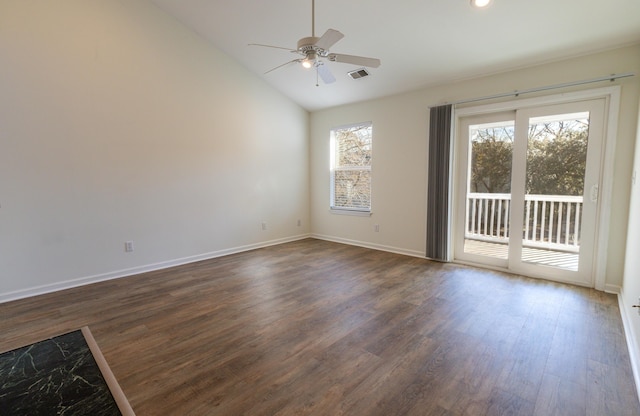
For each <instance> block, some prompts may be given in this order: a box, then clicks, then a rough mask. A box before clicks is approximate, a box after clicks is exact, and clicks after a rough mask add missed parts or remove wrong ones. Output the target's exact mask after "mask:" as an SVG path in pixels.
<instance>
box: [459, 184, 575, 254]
mask: <svg viewBox="0 0 640 416" xmlns="http://www.w3.org/2000/svg"><path fill="white" fill-rule="evenodd" d="M582 202H583V198H582V196H568V195H525V212H524V224H523V225H522V236H523V246H525V247H539V248H546V249H551V250H560V251H568V252H574V253H577V252H579V250H580V224H581V218H582ZM510 207H511V195H510V194H488V193H469V194H467V221H466V230H465V238H467V239H473V240H480V241H488V242H495V243H507V242H508V241H509V235H510V233H511V232H512V231H513V230H514V229H516V230H518V229H519V228H520V227H515V226H514V225H512V224H509V210H510Z"/></svg>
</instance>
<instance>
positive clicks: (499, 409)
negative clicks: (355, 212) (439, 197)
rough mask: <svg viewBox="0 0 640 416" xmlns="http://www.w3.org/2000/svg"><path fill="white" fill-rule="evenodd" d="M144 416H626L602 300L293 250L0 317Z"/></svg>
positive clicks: (621, 366)
mask: <svg viewBox="0 0 640 416" xmlns="http://www.w3.org/2000/svg"><path fill="white" fill-rule="evenodd" d="M0 318H1V319H0V334H1V337H0V338H1V339H0V351H5V350H10V349H13V348H16V347H19V346H22V345H25V344H29V343H32V342H35V341H38V340H40V339H43V338H47V337H50V336H53V335H57V334H60V333H63V332H67V331H70V330H74V329H77V328H80V327H82V326H84V325H88V326H89V327H90V329H91V331H92V333H93V335H94V337H95V339H96V341H97V343H98V345H99V346H100V348H101V349H102V352H103V354H104V356H105V358H106V360H107V361H108V363H109V365H110V367H111V369H112V370H113V373H114V374H115V376H116V378H117V379H118V381H119V383H120V385H121V387H122V389H123V390H124V393H125V394H126V395H127V397H128V399H129V401H130V403H131V405H132V407H133V409H134V410H135V411H136V413H137V414H138V415H139V416H143V415H241V414H251V415H302V414H313V415H385V416H388V415H474V416H477V415H544V416H550V415H597V416H604V415H606V416H612V415H640V406H639V403H638V398H637V396H636V390H635V385H634V381H633V378H632V372H631V366H630V361H629V354H628V351H627V346H626V343H625V337H624V332H623V328H622V323H621V320H620V313H619V310H618V305H617V300H616V297H615V296H613V295H607V294H604V293H601V292H597V291H594V290H589V289H586V288H580V287H574V286H568V285H562V284H556V283H550V282H547V281H542V280H535V279H528V278H522V277H517V276H511V275H506V274H501V273H497V272H492V271H484V270H479V269H474V268H469V267H462V266H456V265H452V264H441V263H434V262H430V261H427V260H423V259H418V258H412V257H405V256H401V255H396V254H391V253H385V252H379V251H373V250H368V249H364V248H358V247H351V246H346V245H341V244H335V243H330V242H326V241H320V240H313V239H308V240H303V241H299V242H294V243H288V244H283V245H279V246H274V247H269V248H265V249H260V250H255V251H251V252H246V253H241V254H236V255H231V256H227V257H223V258H219V259H214V260H210V261H204V262H200V263H196V264H191V265H186V266H181V267H177V268H173V269H168V270H163V271H158V272H152V273H146V274H143V275H139V276H134V277H128V278H123V279H118V280H112V281H109V282H103V283H98V284H94V285H89V286H85V287H81V288H76V289H71V290H66V291H62V292H58V293H53V294H48V295H43V296H39V297H34V298H30V299H25V300H19V301H15V302H9V303H5V304H0Z"/></svg>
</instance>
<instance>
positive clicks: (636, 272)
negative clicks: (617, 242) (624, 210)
mask: <svg viewBox="0 0 640 416" xmlns="http://www.w3.org/2000/svg"><path fill="white" fill-rule="evenodd" d="M639 119H640V115H639ZM633 166H634V167H633V170H634V172H635V176H636V179H635V182H632V184H631V187H630V189H631V202H630V204H629V228H628V232H627V256H626V259H625V266H624V281H623V291H622V293H621V295H620V300H621V302H620V308H621V310H622V316H623V321H624V323H625V329H626V332H627V342H628V343H629V352H630V353H631V357H632V361H633V371H634V375H635V377H636V387H637V389H638V393H639V394H640V309H635V308H633V305H637V304H639V303H640V302H639V301H638V297H640V255H639V254H640V123H639V124H638V133H637V135H636V149H635V161H634V165H633Z"/></svg>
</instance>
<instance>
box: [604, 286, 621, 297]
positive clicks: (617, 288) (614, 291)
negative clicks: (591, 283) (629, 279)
mask: <svg viewBox="0 0 640 416" xmlns="http://www.w3.org/2000/svg"><path fill="white" fill-rule="evenodd" d="M621 291H622V288H621V287H620V286H618V285H612V284H606V285H605V286H604V292H605V293H611V294H612V295H619V294H620V292H621Z"/></svg>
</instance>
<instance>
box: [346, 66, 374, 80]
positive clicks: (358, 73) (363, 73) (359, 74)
mask: <svg viewBox="0 0 640 416" xmlns="http://www.w3.org/2000/svg"><path fill="white" fill-rule="evenodd" d="M347 74H349V76H350V77H351V78H352V79H360V78H364V77H368V76H369V75H370V74H369V72H367V70H366V69H365V68H361V69H356V70H355V71H351V72H347Z"/></svg>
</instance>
